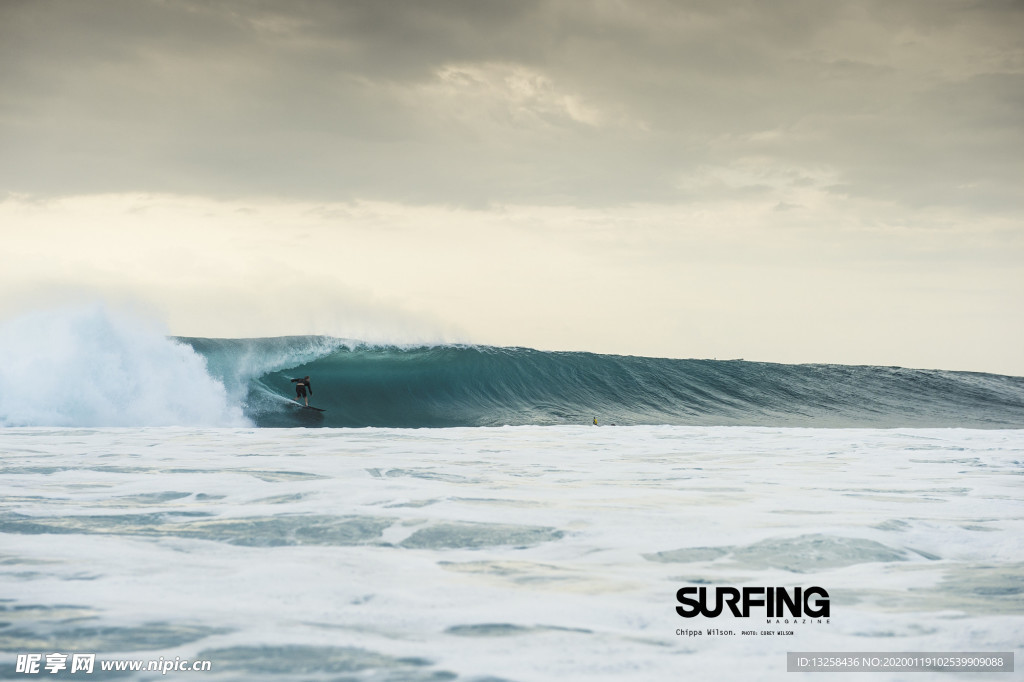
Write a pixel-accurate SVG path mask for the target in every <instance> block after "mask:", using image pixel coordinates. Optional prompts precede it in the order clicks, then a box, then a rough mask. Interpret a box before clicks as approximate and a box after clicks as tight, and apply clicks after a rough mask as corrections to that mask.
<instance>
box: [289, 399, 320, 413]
mask: <svg viewBox="0 0 1024 682" xmlns="http://www.w3.org/2000/svg"><path fill="white" fill-rule="evenodd" d="M285 400H287V401H288V402H290V403H291V404H292V405H294V406H295V407H298V408H301V409H303V410H316V411H317V412H326V411H327V410H325V409H324V408H322V407H313V406H312V405H303V404H302V403H300V402H299V401H298V400H295V399H294V398H285Z"/></svg>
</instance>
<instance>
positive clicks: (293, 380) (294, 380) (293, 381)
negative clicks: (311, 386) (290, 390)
mask: <svg viewBox="0 0 1024 682" xmlns="http://www.w3.org/2000/svg"><path fill="white" fill-rule="evenodd" d="M296 381H302V379H292V383H293V384H294V383H295V382H296Z"/></svg>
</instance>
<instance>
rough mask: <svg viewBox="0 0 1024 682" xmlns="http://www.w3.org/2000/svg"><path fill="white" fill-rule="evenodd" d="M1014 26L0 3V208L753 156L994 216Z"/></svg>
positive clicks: (487, 187) (885, 12)
mask: <svg viewBox="0 0 1024 682" xmlns="http://www.w3.org/2000/svg"><path fill="white" fill-rule="evenodd" d="M1021 7H1022V6H1021V3H1014V2H988V3H977V2H941V3H927V4H922V3H883V2H879V3H857V4H856V5H852V4H850V5H848V4H845V3H820V2H810V1H806V2H801V1H793V2H780V3H770V4H766V3H754V2H749V3H748V2H741V3H729V4H728V5H726V4H725V3H718V2H691V3H669V2H639V3H613V2H602V1H595V2H587V3H564V2H542V1H537V2H481V1H479V0H473V1H464V2H455V1H449V2H430V3H424V2H386V1H365V2H340V3H323V2H260V3H251V2H230V1H228V2H218V3H201V2H159V1H156V0H148V1H146V0H131V1H128V0H119V1H118V0H110V1H103V2H90V3H78V2H55V1H51V0H41V1H37V2H7V3H5V4H3V5H2V6H0V63H2V64H3V65H4V66H3V67H2V68H0V148H2V149H3V157H2V160H0V191H14V192H28V193H41V194H62V193H77V192H118V191H168V192H184V193H197V194H206V195H214V196H243V195H253V194H273V195H279V196H285V197H300V198H315V199H335V200H345V199H351V198H375V199H386V200H393V201H405V202H417V203H456V204H470V205H482V204H487V203H489V202H524V203H566V204H575V205H594V204H609V203H616V202H635V201H679V200H692V199H695V198H699V196H698V195H697V194H696V193H695V192H694V190H693V189H692V187H691V188H690V189H688V185H687V178H692V177H694V176H695V175H699V174H700V173H701V172H702V169H705V168H707V167H729V166H730V165H733V164H736V163H737V162H739V161H741V160H743V159H748V158H750V157H752V156H756V157H759V158H762V159H764V163H766V164H775V165H777V166H778V167H780V168H812V167H828V168H831V169H833V170H834V173H835V174H836V177H835V178H831V179H830V180H829V182H830V183H831V184H833V185H835V186H841V187H842V188H843V189H842V191H843V192H844V193H848V194H852V195H857V196H865V197H871V198H878V199H882V200H885V201H895V202H897V203H904V204H906V205H907V206H920V205H930V204H938V205H941V204H955V205H960V206H966V207H969V208H972V209H974V210H980V211H999V210H1014V209H1019V208H1021V204H1022V201H1024V200H1022V198H1021V196H1020V192H1019V189H1018V188H1017V185H1018V184H1019V178H1020V177H1024V153H1022V151H1024V139H1022V138H1024V134H1022V129H1024V124H1022V123H1021V121H1022V120H1024V117H1022V116H1021V113H1022V104H1024V102H1022V93H1024V85H1022V74H1024V49H1022V46H1021V43H1020V41H1019V39H1018V38H1016V37H1014V36H1015V34H1014V33H1013V31H1012V29H1011V27H1012V26H1014V25H1017V26H1020V25H1021V19H1022V18H1024V12H1022V11H1021ZM445 68H467V69H473V68H476V69H478V70H479V72H468V75H467V76H466V79H465V82H463V81H458V82H456V81H454V80H453V81H452V82H451V83H445V82H442V81H440V80H439V77H438V74H439V73H440V72H441V71H442V70H443V69H445ZM517 68H521V69H523V73H525V74H526V76H524V77H525V78H527V80H528V79H529V78H533V77H536V78H540V79H543V81H538V82H536V83H534V82H527V83H526V85H525V86H522V87H525V88H526V89H527V90H529V88H535V90H536V92H533V91H528V92H525V94H524V93H523V92H521V91H520V90H516V89H515V88H516V87H520V86H521V85H522V84H517V83H516V82H513V81H514V80H515V78H517V77H519V76H517V75H516V74H517V72H515V69H517ZM481 74H482V75H481ZM474 78H476V79H477V80H478V81H479V82H476V81H474V80H473V79H474ZM481 79H482V80H481ZM488 79H491V80H488ZM510 83H511V84H510ZM446 87H447V88H449V89H448V90H445V88H446ZM459 88H462V89H461V90H460V89H459ZM474 88H475V89H474ZM488 88H490V89H488ZM503 88H504V89H503ZM545 88H546V89H545ZM503 98H504V99H503ZM573 107H576V108H578V109H579V111H577V110H576V109H574V108H573ZM580 112H583V113H580ZM588 117H590V118H593V120H589V119H588ZM794 182H796V181H794ZM801 182H804V183H805V184H806V182H807V180H806V177H804V178H803V179H802V180H801ZM754 185H756V183H754V184H753V185H750V184H748V185H747V188H748V189H747V190H744V191H749V187H750V186H754ZM741 190H742V188H739V189H737V190H736V191H737V192H740V191H741ZM722 192H723V196H728V190H727V189H723V190H722ZM736 197H737V199H741V198H742V194H741V193H738V194H736Z"/></svg>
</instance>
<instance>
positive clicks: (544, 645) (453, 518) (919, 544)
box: [0, 426, 1024, 682]
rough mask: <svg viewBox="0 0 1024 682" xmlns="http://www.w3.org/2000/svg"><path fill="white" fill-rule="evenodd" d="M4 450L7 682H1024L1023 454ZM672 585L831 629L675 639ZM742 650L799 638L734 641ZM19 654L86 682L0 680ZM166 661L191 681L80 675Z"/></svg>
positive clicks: (278, 445) (831, 439)
mask: <svg viewBox="0 0 1024 682" xmlns="http://www.w3.org/2000/svg"><path fill="white" fill-rule="evenodd" d="M0 450H2V452H3V460H2V469H0V489H2V491H3V496H2V503H0V504H2V515H0V533H2V534H0V542H2V545H0V595H2V602H0V609H2V611H0V652H3V659H2V661H0V664H2V668H0V676H3V677H5V678H12V679H33V678H35V679H38V678H45V679H51V678H61V677H64V678H72V679H79V678H83V679H106V678H114V679H140V680H142V679H160V678H162V679H188V680H215V679H216V680H293V679H294V680H298V679H301V680H374V681H377V680H388V681H392V680H394V681H397V680H422V681H426V680H467V681H469V680H473V681H475V682H484V681H485V680H486V681H488V682H496V681H497V680H516V681H524V682H525V681H527V680H680V679H712V678H714V679H721V680H751V679H753V680H757V679H782V678H787V676H792V675H798V674H797V673H786V652H787V651H1016V652H1017V654H1018V656H1017V658H1018V661H1017V664H1018V665H1019V658H1020V656H1019V653H1020V651H1021V644H1022V642H1024V543H1022V542H1021V538H1022V537H1024V505H1022V504H1021V497H1022V495H1021V489H1022V488H1021V484H1022V473H1024V435H1022V432H1021V431H1019V430H972V429H897V430H884V429H801V428H765V427H761V428H754V427H688V426H632V427H592V426H590V427H586V426H546V427H541V426H521V427H505V428H450V429H256V428H198V427H191V428H181V427H165V428H97V429H80V428H79V429H76V428H42V427H21V428H8V429H3V430H0ZM685 585H707V586H718V585H723V586H744V585H760V586H776V585H777V586H812V585H815V586H821V587H824V588H825V589H826V590H827V591H828V593H829V595H830V603H831V613H830V619H829V620H830V622H829V623H827V624H819V623H817V622H813V623H808V624H797V625H791V626H781V625H778V626H777V625H771V626H766V625H765V624H764V619H763V618H754V617H751V618H749V619H737V618H733V617H732V616H730V615H724V616H721V617H719V618H715V619H709V618H703V617H697V618H693V619H684V618H682V617H680V616H679V615H677V614H676V612H675V607H676V606H677V602H676V590H678V589H679V588H680V587H683V586H685ZM680 628H687V629H702V630H704V631H705V632H706V631H707V629H708V628H719V629H722V630H731V631H733V632H735V633H736V634H734V635H732V636H728V635H725V636H711V635H706V634H705V635H703V636H701V637H687V636H679V635H677V634H676V632H677V629H680ZM765 629H769V630H772V631H787V630H788V631H792V632H793V633H794V634H792V635H773V636H762V635H746V636H744V635H741V634H740V633H741V631H743V630H755V631H758V632H760V631H762V630H765ZM31 652H36V653H41V654H48V653H52V652H63V653H71V652H93V653H96V654H97V656H96V660H97V664H96V670H95V671H94V672H93V673H92V674H91V675H86V674H84V673H82V672H78V673H75V674H74V675H72V674H70V673H69V671H67V670H64V671H62V672H61V673H59V674H51V673H48V672H46V671H45V670H42V671H41V672H40V673H39V674H37V675H35V676H33V675H25V674H19V673H17V672H16V671H15V664H16V654H18V653H31ZM160 658H162V659H163V660H174V659H176V658H178V659H184V660H208V661H210V662H211V669H210V671H208V672H193V671H189V672H171V673H170V674H168V675H166V676H164V675H161V674H160V673H158V672H140V673H113V672H107V673H104V672H102V671H100V670H99V661H102V660H114V659H133V660H134V659H138V660H143V661H148V660H154V659H160ZM43 663H44V664H45V659H44V661H43ZM1017 674H1019V673H1017ZM857 675H859V676H860V677H859V678H861V679H863V678H864V677H869V678H870V679H893V680H895V679H914V680H922V679H928V678H930V677H931V676H932V674H928V673H925V674H923V675H922V674H918V673H904V674H897V673H857V674H855V676H857ZM812 676H815V677H818V678H820V677H821V675H820V674H818V675H812ZM1013 676H1014V674H1003V673H974V674H970V673H956V674H953V673H950V674H944V675H941V676H939V677H940V678H941V679H1010V678H1013ZM825 677H826V678H828V677H829V676H828V675H825ZM842 679H846V678H845V677H842ZM1018 679H1019V678H1018Z"/></svg>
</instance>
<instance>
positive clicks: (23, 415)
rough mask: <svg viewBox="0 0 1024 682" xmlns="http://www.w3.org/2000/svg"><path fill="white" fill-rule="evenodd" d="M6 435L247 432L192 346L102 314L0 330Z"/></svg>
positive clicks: (39, 314)
mask: <svg viewBox="0 0 1024 682" xmlns="http://www.w3.org/2000/svg"><path fill="white" fill-rule="evenodd" d="M0 358H2V362H0V426H245V425H248V420H247V419H246V418H245V417H244V416H243V414H242V410H241V408H240V407H239V406H238V404H237V403H232V402H231V401H230V400H229V398H228V394H227V391H226V390H225V388H224V385H223V383H222V382H220V381H217V380H216V379H214V378H212V377H211V376H210V374H209V373H208V372H207V368H206V360H205V359H204V358H203V357H202V356H201V355H199V354H198V353H196V352H195V351H194V350H193V349H192V348H191V347H190V346H188V345H186V344H183V343H180V342H178V341H175V340H173V339H169V338H168V337H167V336H166V335H165V334H164V333H163V332H162V331H161V330H160V329H158V328H156V327H155V326H154V325H152V324H150V323H148V322H147V321H144V320H141V319H138V318H129V317H128V316H126V315H123V314H118V313H115V312H113V311H111V310H109V309H107V308H106V307H104V306H102V305H95V306H89V307H84V308H75V309H70V308H65V309H58V310H50V311H36V312H33V313H29V314H27V315H24V316H21V317H18V318H15V319H12V320H9V321H6V322H4V323H2V324H0Z"/></svg>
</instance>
